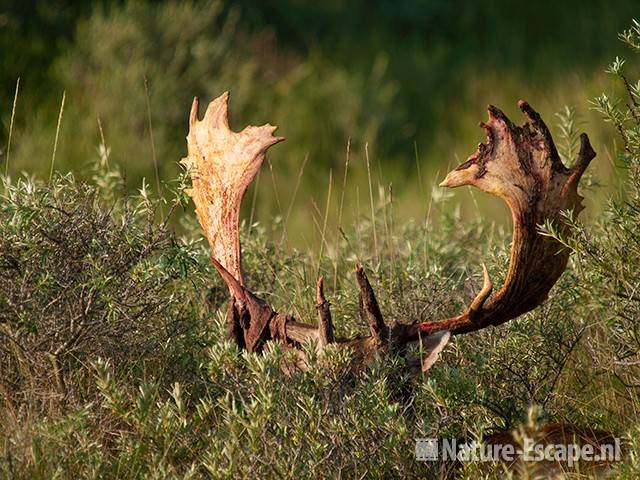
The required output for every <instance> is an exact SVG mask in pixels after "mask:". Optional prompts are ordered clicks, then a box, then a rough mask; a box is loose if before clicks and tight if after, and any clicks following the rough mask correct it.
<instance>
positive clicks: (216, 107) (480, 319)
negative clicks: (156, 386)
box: [183, 93, 595, 370]
mask: <svg viewBox="0 0 640 480" xmlns="http://www.w3.org/2000/svg"><path fill="white" fill-rule="evenodd" d="M228 98H229V95H228V93H224V94H223V95H222V96H220V97H218V98H217V99H215V100H214V101H213V102H211V103H210V104H209V106H208V108H207V111H206V113H205V116H204V119H203V120H198V100H197V99H195V100H194V102H193V106H192V109H191V115H190V121H189V126H190V130H189V135H188V137H187V144H188V152H189V153H188V156H187V157H186V158H185V159H183V163H184V164H185V165H187V167H188V169H189V171H190V173H191V178H192V181H193V182H192V183H193V188H192V189H191V191H190V192H189V193H190V195H191V197H192V198H193V201H194V203H195V206H196V213H197V215H198V220H199V221H200V224H201V225H202V228H203V230H204V232H205V235H206V237H207V239H208V241H209V245H210V247H211V251H212V257H211V259H212V262H213V265H214V266H215V267H216V269H217V270H218V272H219V273H220V275H221V276H222V278H223V280H224V281H225V283H226V284H227V286H228V287H229V292H230V295H231V302H230V303H229V309H228V313H227V323H228V327H229V333H230V335H231V336H232V338H233V339H235V341H236V342H237V343H238V345H239V346H240V347H241V348H245V349H247V350H248V351H250V352H257V351H260V350H261V349H262V348H263V346H264V345H265V343H266V342H269V341H275V342H279V343H280V344H282V345H285V346H289V347H297V346H300V345H301V344H303V343H306V342H310V341H316V342H317V344H318V346H319V347H320V348H322V347H323V346H326V345H327V344H329V343H334V344H337V345H339V346H344V347H350V348H352V349H353V350H354V358H355V359H356V360H359V361H360V362H358V363H360V364H364V363H366V362H367V361H368V360H369V359H370V358H372V357H373V356H375V355H376V354H378V353H379V352H392V353H396V354H400V355H404V354H405V347H406V345H407V344H409V343H411V342H417V341H418V340H420V339H421V340H422V342H423V351H424V352H426V353H425V358H422V359H421V364H422V369H423V370H427V369H428V368H429V367H430V366H431V365H432V364H433V363H434V362H435V360H436V359H437V357H438V355H439V353H440V352H441V351H442V349H443V348H444V346H445V345H446V343H447V342H448V341H449V338H450V336H452V335H458V334H462V333H468V332H473V331H476V330H480V329H483V328H486V327H488V326H495V325H500V324H502V323H504V322H507V321H509V320H511V319H514V318H516V317H518V316H520V315H522V314H524V313H526V312H529V311H531V310H532V309H534V308H535V307H537V306H538V305H540V304H541V303H542V302H543V301H544V300H545V299H546V298H547V295H548V294H549V291H550V289H551V287H552V286H553V285H554V284H555V282H556V281H557V280H558V278H559V277H560V275H561V274H562V272H563V271H564V270H565V268H566V265H567V261H568V259H569V253H570V252H569V251H568V250H567V249H566V248H563V247H562V245H561V244H560V243H559V242H557V241H556V240H555V239H553V238H550V237H547V236H543V235H541V234H539V233H538V230H537V228H538V225H540V224H542V223H545V222H547V221H551V222H555V224H556V226H557V228H559V229H562V228H563V227H564V224H563V222H562V220H561V217H560V212H562V211H573V213H574V214H576V215H577V214H578V213H579V212H580V211H581V210H582V209H583V206H582V203H581V201H582V197H581V196H580V195H579V194H578V191H577V188H578V183H579V181H580V178H581V176H582V174H583V173H584V171H585V169H586V168H587V166H588V165H589V163H590V162H591V160H592V159H593V158H594V157H595V152H594V151H593V149H592V148H591V145H590V143H589V139H588V137H587V135H586V134H582V135H581V137H580V140H581V148H580V152H579V154H578V158H577V159H576V161H575V163H574V165H573V166H572V167H571V168H567V167H565V166H564V165H563V163H562V161H561V160H560V156H559V155H558V152H557V150H556V147H555V145H554V143H553V139H552V138H551V133H550V132H549V129H548V128H547V126H546V125H545V123H544V122H543V121H542V119H541V118H540V115H539V114H538V113H537V112H535V111H534V110H533V109H532V108H531V107H530V106H529V104H527V103H526V102H523V101H520V102H519V103H518V106H519V107H520V109H521V110H522V112H523V113H524V114H525V115H526V116H527V117H528V119H529V122H528V123H525V124H524V125H523V126H517V125H514V124H513V123H512V122H511V121H510V120H509V119H508V118H507V117H506V115H505V114H504V113H502V111H500V110H499V109H498V108H496V107H493V106H489V109H488V111H489V119H488V121H487V122H486V123H485V122H483V123H481V124H480V126H481V127H482V128H483V129H484V130H485V131H486V134H487V142H486V143H481V144H479V145H478V149H477V151H476V152H475V153H474V154H473V155H471V156H470V157H469V159H468V160H467V161H466V162H465V163H463V164H462V165H460V166H459V167H457V168H456V169H455V170H453V171H452V172H450V173H449V174H448V175H447V177H446V178H445V180H444V181H443V182H442V183H441V184H440V185H441V186H442V187H449V188H453V187H458V186H462V185H473V186H475V187H477V188H479V189H480V190H482V191H485V192H487V193H490V194H493V195H496V196H498V197H500V198H502V199H503V200H504V201H505V202H506V203H507V205H508V206H509V208H510V210H511V215H512V219H513V241H512V245H511V257H510V260H509V270H508V272H507V276H506V279H505V282H504V285H503V286H502V288H501V289H500V290H499V291H498V292H497V293H495V295H493V297H491V294H492V291H493V285H492V282H491V279H490V278H489V274H488V272H487V269H486V267H485V268H484V286H483V288H482V290H481V291H480V292H479V293H478V294H477V295H476V297H475V299H474V300H473V301H472V302H471V304H470V305H469V306H468V307H467V309H466V310H465V311H464V312H463V313H462V314H460V315H458V316H456V317H452V318H448V319H444V320H433V321H423V322H420V323H414V324H401V323H398V322H395V321H391V322H385V321H384V318H383V316H382V313H381V311H380V308H379V306H378V302H377V300H376V296H375V294H374V292H373V289H372V288H371V284H370V283H369V280H368V279H367V276H366V273H365V271H364V269H363V268H362V267H361V266H359V265H358V266H357V267H356V271H355V274H356V279H357V282H358V285H359V288H360V305H361V307H362V309H363V311H364V313H365V316H366V318H367V321H368V324H369V329H370V332H371V335H370V336H368V337H363V338H356V339H340V338H336V337H335V336H334V328H333V324H332V321H331V311H330V307H329V302H328V301H327V300H326V298H325V296H324V288H323V279H322V278H320V279H319V280H318V284H317V288H316V308H317V310H318V317H319V322H318V325H317V326H312V325H308V324H304V323H301V322H298V321H296V320H295V319H294V318H293V317H291V316H290V315H284V314H280V313H277V312H275V311H274V310H273V309H272V308H271V307H270V306H269V305H268V304H267V303H266V302H265V301H264V300H262V299H261V298H259V297H257V296H256V295H255V294H253V293H252V292H251V291H250V290H249V289H248V288H247V287H246V286H245V283H244V280H243V275H242V263H241V249H240V237H239V216H240V204H241V202H242V197H243V195H244V193H245V191H246V189H247V187H248V186H249V184H250V183H251V182H252V181H253V178H254V177H255V175H256V173H257V172H258V170H259V168H260V166H261V164H262V162H263V160H264V157H265V154H266V151H267V149H268V148H269V147H270V146H272V145H274V144H276V143H278V142H280V141H282V140H283V138H281V137H275V136H273V132H274V131H275V127H272V126H270V125H265V126H262V127H247V128H245V129H244V130H242V131H241V132H239V133H236V132H233V131H231V130H230V129H229V124H228V118H227V105H228ZM490 297H491V298H490Z"/></svg>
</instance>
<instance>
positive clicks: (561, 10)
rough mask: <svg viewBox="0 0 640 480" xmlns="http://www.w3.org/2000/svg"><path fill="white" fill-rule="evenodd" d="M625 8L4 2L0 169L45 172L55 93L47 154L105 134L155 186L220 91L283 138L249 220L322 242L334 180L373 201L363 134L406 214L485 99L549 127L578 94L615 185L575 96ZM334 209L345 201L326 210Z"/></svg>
mask: <svg viewBox="0 0 640 480" xmlns="http://www.w3.org/2000/svg"><path fill="white" fill-rule="evenodd" d="M634 6H636V2H634V1H633V0H619V1H616V2H615V8H614V6H613V5H612V4H611V2H608V1H598V0H594V1H590V2H588V5H585V3H584V2H580V1H577V0H567V1H563V2H557V1H551V0H542V1H539V2H529V3H524V4H523V3H521V2H517V3H516V2H511V1H506V0H496V1H493V2H475V1H471V0H469V1H458V2H447V1H440V0H410V1H404V2H400V3H398V2H393V1H390V0H377V1H360V0H358V1H349V2H347V1H343V0H327V1H325V2H304V1H301V0H271V1H269V2H255V1H250V0H239V1H226V2H222V1H207V2H205V1H202V2H172V1H163V2H144V1H110V2H107V1H98V0H96V1H92V2H87V1H75V2H74V1H60V0H57V1H56V0H53V1H49V2H39V1H36V0H20V1H9V2H8V3H7V2H5V3H4V6H2V7H0V47H1V48H0V55H1V57H2V65H3V67H4V68H3V69H2V71H0V108H1V110H0V118H1V120H2V129H1V131H0V145H1V146H2V157H1V158H0V161H1V162H2V167H3V170H4V167H5V166H6V162H7V145H8V134H9V129H10V124H11V117H12V104H13V100H14V94H15V89H16V81H17V78H18V77H20V89H19V95H18V99H17V104H16V110H15V116H14V125H13V130H12V141H11V143H12V145H11V149H10V157H9V159H8V160H9V171H10V172H12V173H14V174H17V173H19V172H20V171H23V170H24V171H26V172H28V173H30V174H36V175H39V176H44V177H46V175H47V174H48V172H49V169H50V162H51V157H52V151H53V145H54V139H55V137H56V127H57V121H58V116H59V111H60V106H61V98H62V94H63V91H64V92H66V98H65V105H64V112H63V116H62V119H61V124H60V131H59V140H58V145H57V153H56V159H55V162H56V169H60V170H62V171H67V170H69V171H73V172H74V173H75V174H76V175H78V176H79V177H80V178H82V176H83V175H88V173H87V172H88V171H89V169H87V165H89V164H90V163H92V162H94V161H95V159H96V158H97V157H98V156H99V155H101V153H100V152H98V150H97V147H98V146H99V145H101V144H103V143H104V144H105V145H106V146H107V147H109V149H110V152H109V153H110V159H111V161H113V162H115V163H117V164H118V165H119V166H120V168H121V169H122V171H123V172H124V175H125V179H126V185H127V187H128V188H129V189H134V188H139V187H140V184H141V181H142V178H143V177H146V179H147V181H148V183H149V184H150V185H153V186H154V187H155V186H156V185H158V184H159V183H161V182H163V181H168V180H171V179H173V178H175V176H176V174H177V172H178V171H179V167H178V164H177V162H178V160H179V159H180V158H181V157H182V156H183V155H184V154H185V151H186V148H185V141H184V137H185V136H186V133H187V121H186V120H187V116H188V111H189V108H190V104H191V100H192V98H193V96H194V95H197V96H200V97H201V98H202V99H203V100H204V101H208V100H210V99H212V98H213V97H215V96H218V95H219V94H220V93H222V92H223V91H225V90H230V91H231V92H232V97H231V117H232V118H231V120H232V128H236V129H240V128H242V127H243V126H244V125H246V124H249V123H252V124H262V123H266V122H270V123H272V124H275V125H279V127H280V134H281V135H284V136H286V137H287V142H285V143H284V144H282V145H279V146H278V147H276V148H275V149H274V150H273V152H272V154H271V157H270V160H271V162H272V164H271V167H272V170H271V173H266V172H267V169H265V170H264V171H263V173H264V174H263V178H262V180H261V181H260V182H259V186H258V188H259V189H260V194H259V196H258V197H257V198H258V199H259V201H258V202H257V203H256V204H255V207H254V210H255V215H252V218H254V219H262V220H267V219H271V218H273V217H274V216H277V215H280V216H281V217H285V216H286V217H287V223H288V225H287V226H286V228H287V230H288V234H289V237H290V238H291V239H292V242H293V243H294V244H296V243H299V242H300V240H301V239H302V240H304V241H306V242H307V243H308V244H317V242H318V239H317V238H315V240H314V235H315V237H318V235H319V234H318V233H317V232H316V233H315V234H311V233H309V229H310V227H311V226H312V225H311V223H310V221H309V212H310V211H311V212H315V215H316V216H317V217H318V220H319V223H322V221H321V217H322V215H321V214H320V210H322V209H323V208H324V204H325V202H326V192H327V190H328V183H329V181H333V183H334V188H333V189H332V195H333V197H335V198H334V199H333V200H332V202H331V205H332V207H331V208H332V209H334V208H335V209H337V208H341V207H339V205H342V204H343V203H344V205H349V208H348V209H345V213H344V219H345V220H346V221H351V220H352V219H353V218H354V217H355V216H357V213H358V212H357V211H356V207H353V208H352V207H351V206H353V205H357V204H358V203H359V202H358V200H361V201H362V202H363V203H364V204H366V203H368V201H369V192H368V188H369V187H368V185H367V178H368V175H367V170H366V162H365V148H364V147H365V144H366V143H368V146H369V148H368V151H369V154H370V166H371V167H370V170H371V171H370V174H371V178H372V183H373V190H374V195H375V192H376V191H377V190H380V192H385V198H386V196H387V193H386V192H389V191H390V190H391V191H392V192H393V197H392V198H393V201H394V202H395V203H396V204H397V207H396V210H397V211H401V212H403V213H404V214H405V215H403V217H404V216H406V217H418V218H419V217H422V216H424V215H425V214H426V212H427V210H428V206H427V205H428V198H429V196H430V195H431V185H433V184H434V183H435V182H436V180H438V179H439V178H440V177H442V175H443V173H444V171H445V170H446V169H447V168H448V167H450V166H453V165H454V164H457V163H458V162H461V161H463V160H464V159H465V158H466V157H467V156H468V155H469V154H471V153H472V152H473V151H474V150H475V144H476V143H477V142H478V141H480V140H482V136H483V134H482V133H481V130H480V129H478V128H477V127H476V126H477V123H478V122H479V121H480V120H483V119H484V118H485V117H486V113H485V111H484V109H485V107H486V105H487V104H488V103H493V104H496V105H499V106H501V108H503V109H504V110H505V111H506V113H507V114H510V115H512V116H513V118H514V120H517V121H520V120H521V119H520V115H519V112H517V108H516V102H517V100H518V99H519V98H525V99H527V100H528V101H529V102H530V103H531V104H532V105H534V106H535V107H536V108H537V109H538V110H539V111H541V113H542V114H543V117H544V118H546V119H547V122H548V123H550V124H552V125H555V123H556V122H555V117H554V113H556V112H558V111H560V110H562V108H563V107H564V106H565V105H566V106H572V107H575V115H576V121H577V122H578V123H579V124H580V125H579V126H580V128H582V129H585V130H587V131H588V132H589V134H590V135H591V136H592V139H593V142H594V145H596V146H597V147H599V148H598V151H599V153H600V154H601V157H600V160H599V161H598V162H597V163H598V165H599V168H600V172H599V173H600V175H599V177H598V178H599V179H600V180H601V182H603V183H605V184H606V183H611V182H613V180H612V179H611V178H610V177H609V176H608V174H607V172H609V171H610V169H611V164H612V163H613V162H612V161H607V160H606V159H607V158H609V160H610V159H611V158H612V156H610V155H608V149H609V146H610V145H611V138H612V132H611V131H608V130H606V129H604V127H603V125H602V123H601V122H598V121H597V114H595V113H592V112H591V111H590V110H589V104H588V103H587V102H586V100H585V99H587V98H592V97H593V96H595V95H596V94H599V93H600V92H601V91H602V90H603V89H606V88H607V87H608V86H609V85H608V84H606V83H605V73H604V69H605V68H606V65H607V64H608V63H609V62H610V59H611V58H612V57H615V55H616V54H618V53H621V52H623V47H622V45H620V44H619V42H616V40H615V39H616V35H617V32H619V31H621V30H622V29H623V28H625V27H626V26H627V25H628V22H629V19H630V18H632V17H633V15H634V13H636V12H634ZM349 142H350V167H349V181H348V187H347V189H346V192H344V196H345V197H346V199H345V200H344V202H342V201H338V200H339V199H340V197H339V196H341V195H343V192H342V182H343V178H344V173H345V159H346V155H347V145H348V144H349ZM305 159H307V160H306V161H305ZM154 164H157V166H158V168H157V170H158V172H157V175H156V171H155V169H154ZM303 168H304V171H303V170H302V169H303ZM330 171H331V172H332V175H330V174H329V172H330ZM156 177H158V178H156ZM298 177H300V187H299V189H296V188H294V185H295V184H296V182H297V179H298ZM156 180H159V181H158V182H157V183H156ZM391 184H392V185H393V187H392V189H391V187H390V185H391ZM375 196H376V198H377V195H375ZM248 197H249V198H250V197H251V195H249V196H248ZM360 197H362V199H360ZM381 198H382V196H381ZM460 198H461V199H463V200H464V201H465V202H466V203H464V207H465V208H464V212H465V214H466V215H467V216H469V215H477V214H478V213H482V214H483V215H485V216H486V215H487V214H489V215H493V216H494V217H495V218H500V217H502V216H503V211H502V210H501V208H502V207H501V206H499V204H497V203H494V202H493V201H492V200H488V199H484V198H479V199H477V200H475V201H472V199H471V197H469V195H468V194H464V192H463V196H461V197H460ZM330 200H331V199H330ZM598 203H601V202H598ZM291 205H293V206H294V208H291ZM247 208H249V207H247ZM287 212H289V213H290V214H286V213H287ZM336 218H340V220H342V218H343V214H342V211H340V212H339V213H337V212H334V210H331V214H330V215H329V221H330V222H333V223H336ZM505 218H506V217H505Z"/></svg>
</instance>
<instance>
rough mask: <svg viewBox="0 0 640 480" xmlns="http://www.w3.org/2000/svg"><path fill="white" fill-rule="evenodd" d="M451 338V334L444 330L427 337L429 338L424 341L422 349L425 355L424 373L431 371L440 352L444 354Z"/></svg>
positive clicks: (423, 362)
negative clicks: (443, 351)
mask: <svg viewBox="0 0 640 480" xmlns="http://www.w3.org/2000/svg"><path fill="white" fill-rule="evenodd" d="M450 338H451V333H450V332H449V331H448V330H443V331H440V332H435V333H432V334H431V335H427V337H426V338H425V339H424V340H422V349H423V351H424V353H425V357H424V358H423V359H422V371H423V372H426V371H427V370H429V369H430V368H431V367H432V366H433V364H434V363H436V360H438V357H439V356H440V352H442V350H443V349H444V347H445V346H446V345H447V343H449V339H450Z"/></svg>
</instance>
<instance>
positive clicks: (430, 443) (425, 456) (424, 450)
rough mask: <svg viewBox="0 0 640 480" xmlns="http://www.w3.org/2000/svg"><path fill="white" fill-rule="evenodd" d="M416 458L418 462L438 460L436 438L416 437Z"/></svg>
mask: <svg viewBox="0 0 640 480" xmlns="http://www.w3.org/2000/svg"><path fill="white" fill-rule="evenodd" d="M416 460H417V461H419V462H435V461H436V460H438V439H437V438H416Z"/></svg>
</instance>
